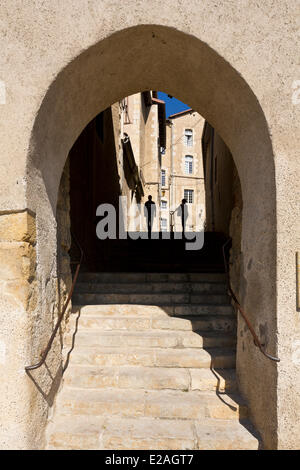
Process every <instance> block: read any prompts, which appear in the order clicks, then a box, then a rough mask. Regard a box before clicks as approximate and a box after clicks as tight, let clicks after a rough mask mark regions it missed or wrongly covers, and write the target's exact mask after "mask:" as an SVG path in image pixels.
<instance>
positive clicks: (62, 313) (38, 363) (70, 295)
mask: <svg viewBox="0 0 300 470" xmlns="http://www.w3.org/2000/svg"><path fill="white" fill-rule="evenodd" d="M71 236H72V238H73V240H74V241H75V244H76V245H77V247H78V249H79V251H80V260H79V262H78V264H77V266H76V270H75V274H74V278H73V282H72V286H71V290H70V293H69V295H68V298H67V300H66V303H65V305H64V306H63V309H62V312H61V314H60V315H59V318H58V320H57V323H56V325H55V328H54V330H53V332H52V335H51V337H50V339H49V341H48V344H47V346H46V348H45V349H44V351H42V353H41V354H40V356H41V360H40V361H39V362H37V363H36V364H33V365H31V366H26V367H25V370H26V371H29V370H35V369H38V368H39V367H41V366H42V365H43V364H44V363H45V361H46V359H47V356H48V353H49V351H50V349H51V347H52V344H53V341H54V338H55V336H56V333H57V332H58V329H59V327H60V325H61V322H62V320H63V318H64V314H65V312H66V310H67V308H68V305H69V303H70V300H71V297H72V295H73V292H74V288H75V284H76V281H77V277H78V273H79V270H80V266H81V263H82V259H83V250H82V248H81V246H80V244H79V243H78V240H77V239H76V237H75V236H74V234H73V233H72V231H71Z"/></svg>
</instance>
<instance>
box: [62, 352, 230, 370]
mask: <svg viewBox="0 0 300 470" xmlns="http://www.w3.org/2000/svg"><path fill="white" fill-rule="evenodd" d="M66 352H67V349H66ZM71 361H72V364H77V365H99V366H117V365H119V366H123V365H129V366H130V365H139V366H148V367H189V368H209V367H211V366H213V367H215V368H220V369H231V368H234V367H235V361H236V356H235V350H233V349H225V348H211V349H207V350H205V349H196V348H194V349H188V348H185V349H184V351H183V350H182V349H175V348H174V349H160V348H149V349H144V348H139V349H137V348H128V347H127V348H123V349H121V348H118V349H116V348H101V347H96V348H95V347H76V348H75V350H74V351H73V352H72V356H71Z"/></svg>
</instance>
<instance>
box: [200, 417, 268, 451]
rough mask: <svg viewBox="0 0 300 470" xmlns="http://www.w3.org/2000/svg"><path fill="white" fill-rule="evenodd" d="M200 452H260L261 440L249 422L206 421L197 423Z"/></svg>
mask: <svg viewBox="0 0 300 470" xmlns="http://www.w3.org/2000/svg"><path fill="white" fill-rule="evenodd" d="M195 430H196V435H197V449H199V450H258V449H259V448H260V446H261V443H260V438H259V436H258V435H257V433H256V432H255V431H254V428H253V426H252V425H251V424H250V422H249V421H247V420H242V421H241V422H240V423H238V422H235V421H230V422H228V420H219V419H218V420H216V419H206V420H204V421H201V422H197V421H196V422H195Z"/></svg>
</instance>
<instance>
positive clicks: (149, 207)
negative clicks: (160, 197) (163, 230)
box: [145, 195, 156, 238]
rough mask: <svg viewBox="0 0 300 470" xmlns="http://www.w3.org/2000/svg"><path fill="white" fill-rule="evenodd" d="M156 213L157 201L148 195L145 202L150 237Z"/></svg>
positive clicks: (149, 236)
mask: <svg viewBox="0 0 300 470" xmlns="http://www.w3.org/2000/svg"><path fill="white" fill-rule="evenodd" d="M155 215H156V206H155V202H153V201H152V196H151V195H149V196H148V201H147V202H146V203H145V217H146V219H147V229H148V238H151V231H152V225H153V220H154V217H155Z"/></svg>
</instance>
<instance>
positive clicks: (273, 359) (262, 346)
mask: <svg viewBox="0 0 300 470" xmlns="http://www.w3.org/2000/svg"><path fill="white" fill-rule="evenodd" d="M229 242H231V238H228V240H227V241H226V242H225V243H224V245H223V247H222V250H223V259H224V267H225V273H226V277H227V286H228V290H229V294H230V296H231V298H232V300H233V301H234V303H235V305H236V307H237V309H238V310H239V312H240V314H241V315H242V317H243V319H244V320H245V323H246V325H247V326H248V328H249V331H250V333H251V334H252V336H253V340H254V344H255V346H256V347H257V348H258V349H259V350H260V352H261V353H262V354H263V355H264V356H265V357H267V358H268V359H270V360H271V361H275V362H280V359H279V358H278V357H275V356H271V354H268V353H267V352H266V351H265V349H264V345H263V344H261V342H260V341H259V339H258V336H257V334H256V333H255V330H254V328H253V326H252V325H251V323H250V320H249V319H248V318H247V315H246V313H245V311H244V310H243V308H242V307H241V304H240V303H239V301H238V300H237V297H236V295H235V293H234V292H233V290H232V287H231V282H230V275H229V269H228V265H227V260H226V256H225V247H226V246H227V245H228V244H229Z"/></svg>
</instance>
